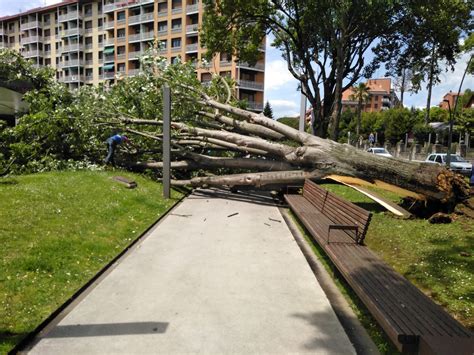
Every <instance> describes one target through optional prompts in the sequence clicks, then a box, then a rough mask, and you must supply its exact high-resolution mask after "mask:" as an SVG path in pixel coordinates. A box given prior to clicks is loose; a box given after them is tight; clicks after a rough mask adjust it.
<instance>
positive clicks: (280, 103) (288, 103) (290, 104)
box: [269, 100, 298, 110]
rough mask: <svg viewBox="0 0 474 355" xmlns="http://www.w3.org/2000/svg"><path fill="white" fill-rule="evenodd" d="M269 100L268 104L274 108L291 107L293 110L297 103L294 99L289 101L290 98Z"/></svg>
mask: <svg viewBox="0 0 474 355" xmlns="http://www.w3.org/2000/svg"><path fill="white" fill-rule="evenodd" d="M269 101H270V105H272V106H273V107H275V108H281V109H293V110H297V109H298V103H297V102H295V101H290V100H269Z"/></svg>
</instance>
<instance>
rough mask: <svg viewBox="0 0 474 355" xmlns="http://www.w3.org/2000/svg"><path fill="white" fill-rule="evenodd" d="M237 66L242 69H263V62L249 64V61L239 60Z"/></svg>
mask: <svg viewBox="0 0 474 355" xmlns="http://www.w3.org/2000/svg"><path fill="white" fill-rule="evenodd" d="M237 66H238V67H239V68H243V69H250V70H258V71H265V64H264V63H255V64H254V65H250V64H249V63H246V62H239V63H237Z"/></svg>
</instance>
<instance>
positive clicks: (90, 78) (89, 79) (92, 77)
mask: <svg viewBox="0 0 474 355" xmlns="http://www.w3.org/2000/svg"><path fill="white" fill-rule="evenodd" d="M85 79H86V81H92V80H94V76H93V75H86V76H85Z"/></svg>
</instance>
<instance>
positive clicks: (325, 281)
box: [278, 207, 380, 355]
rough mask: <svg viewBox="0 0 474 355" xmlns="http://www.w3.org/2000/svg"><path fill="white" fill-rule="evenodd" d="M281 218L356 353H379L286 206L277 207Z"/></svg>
mask: <svg viewBox="0 0 474 355" xmlns="http://www.w3.org/2000/svg"><path fill="white" fill-rule="evenodd" d="M278 210H279V211H280V213H281V215H282V217H283V220H284V221H285V222H286V225H287V226H288V228H289V230H290V232H291V235H292V236H293V238H294V239H295V241H296V243H297V244H298V246H299V248H300V250H301V252H302V253H303V255H304V257H305V259H306V261H307V262H308V264H309V266H310V268H311V270H312V271H313V274H314V276H315V278H316V282H318V283H319V284H320V285H321V288H322V289H323V291H324V293H325V294H326V297H327V298H328V300H329V303H330V304H331V307H332V309H333V310H334V313H336V316H337V318H338V319H339V321H340V322H341V324H342V327H343V328H344V330H345V332H346V334H347V336H348V337H349V340H350V342H351V343H352V345H353V346H354V348H355V350H356V352H357V354H358V355H374V354H380V351H379V350H378V348H377V346H376V345H375V343H374V342H373V340H372V338H371V337H370V336H369V334H368V333H367V330H366V329H365V328H364V327H363V326H362V324H361V323H360V322H359V320H358V318H357V316H356V315H355V313H354V311H353V310H352V309H351V307H350V306H349V303H348V302H347V301H346V299H345V298H344V296H343V295H342V293H341V292H340V291H339V289H338V288H337V286H336V284H335V283H334V281H333V279H332V278H331V276H330V275H329V273H328V272H327V271H326V269H325V268H324V266H323V264H322V263H321V261H319V259H318V257H317V256H316V255H315V254H314V252H313V250H312V249H311V247H310V246H309V244H308V242H307V241H306V239H305V238H304V237H303V235H302V233H301V232H300V231H299V229H298V227H297V226H296V225H295V222H294V221H293V220H292V218H291V217H290V215H289V212H288V208H285V207H279V208H278Z"/></svg>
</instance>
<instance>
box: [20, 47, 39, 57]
mask: <svg viewBox="0 0 474 355" xmlns="http://www.w3.org/2000/svg"><path fill="white" fill-rule="evenodd" d="M21 54H22V55H23V57H25V58H33V57H39V56H43V51H40V50H39V49H35V50H31V51H25V52H22V53H21Z"/></svg>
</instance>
